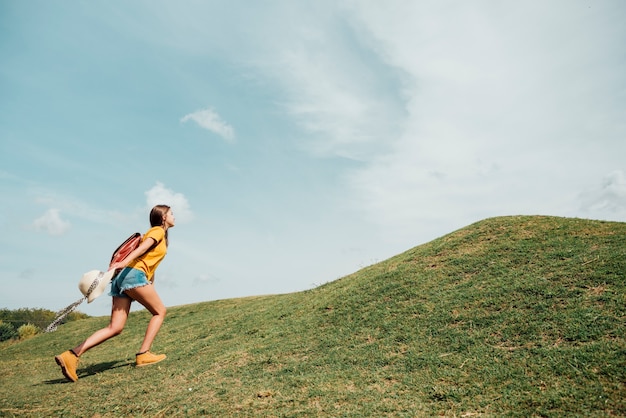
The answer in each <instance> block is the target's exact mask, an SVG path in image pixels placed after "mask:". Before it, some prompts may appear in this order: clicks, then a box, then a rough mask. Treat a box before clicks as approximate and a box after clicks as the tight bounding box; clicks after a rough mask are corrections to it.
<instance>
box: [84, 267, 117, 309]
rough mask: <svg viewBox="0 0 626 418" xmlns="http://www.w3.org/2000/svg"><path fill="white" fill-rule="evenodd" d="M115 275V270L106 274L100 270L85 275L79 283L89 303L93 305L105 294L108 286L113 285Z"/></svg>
mask: <svg viewBox="0 0 626 418" xmlns="http://www.w3.org/2000/svg"><path fill="white" fill-rule="evenodd" d="M114 274H115V270H109V271H107V272H106V273H105V272H102V271H99V270H91V271H88V272H87V273H85V274H83V277H81V279H80V282H78V289H79V290H80V292H81V293H82V294H83V295H85V297H86V298H87V303H91V302H92V301H93V300H94V299H95V298H97V297H98V296H100V295H101V294H102V293H103V292H104V289H106V287H107V285H108V284H109V283H111V279H112V278H113V275H114Z"/></svg>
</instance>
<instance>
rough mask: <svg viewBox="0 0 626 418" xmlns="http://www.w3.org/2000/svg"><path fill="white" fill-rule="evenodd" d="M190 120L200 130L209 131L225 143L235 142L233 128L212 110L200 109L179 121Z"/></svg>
mask: <svg viewBox="0 0 626 418" xmlns="http://www.w3.org/2000/svg"><path fill="white" fill-rule="evenodd" d="M190 120H192V121H194V122H196V123H197V124H198V126H200V127H201V128H203V129H206V130H208V131H211V132H213V133H215V134H217V135H219V136H221V137H222V138H224V139H225V140H227V141H234V140H235V130H234V129H233V127H232V126H230V125H229V124H228V123H226V122H224V121H223V120H222V118H221V117H220V115H218V114H217V113H216V112H215V111H214V110H213V109H200V110H197V111H195V112H193V113H190V114H188V115H185V116H183V117H182V118H181V119H180V121H181V122H182V123H185V122H187V121H190Z"/></svg>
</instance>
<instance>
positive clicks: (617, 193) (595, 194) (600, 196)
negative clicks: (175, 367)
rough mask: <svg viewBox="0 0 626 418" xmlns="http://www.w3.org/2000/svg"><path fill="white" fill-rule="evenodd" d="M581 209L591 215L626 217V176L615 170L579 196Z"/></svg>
mask: <svg viewBox="0 0 626 418" xmlns="http://www.w3.org/2000/svg"><path fill="white" fill-rule="evenodd" d="M581 200H582V208H583V210H585V211H588V212H592V213H594V212H595V213H597V212H601V213H606V214H607V215H608V216H609V217H614V216H615V215H620V214H621V215H622V217H624V216H626V176H625V175H624V172H623V171H622V170H615V171H613V172H611V173H609V174H608V175H607V176H605V177H604V179H603V181H602V184H601V185H600V186H599V187H597V188H595V189H593V190H587V191H585V192H583V193H582V194H581Z"/></svg>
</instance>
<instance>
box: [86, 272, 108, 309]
mask: <svg viewBox="0 0 626 418" xmlns="http://www.w3.org/2000/svg"><path fill="white" fill-rule="evenodd" d="M114 274H115V270H109V271H107V272H105V273H102V276H100V275H98V277H99V279H98V278H96V279H95V280H100V281H99V282H98V285H97V286H96V287H95V288H94V289H93V290H92V291H91V293H90V294H89V295H88V296H87V303H91V302H93V301H94V300H95V299H96V298H97V297H98V296H100V295H101V294H102V293H104V290H105V289H106V287H107V285H108V284H109V283H111V279H112V278H113V275H114Z"/></svg>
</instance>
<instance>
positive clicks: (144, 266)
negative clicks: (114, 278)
mask: <svg viewBox="0 0 626 418" xmlns="http://www.w3.org/2000/svg"><path fill="white" fill-rule="evenodd" d="M147 238H152V239H154V240H155V241H156V242H157V243H158V244H157V245H156V246H155V247H152V248H151V249H149V250H148V251H147V252H146V253H145V254H144V255H142V256H141V257H139V258H137V259H135V260H133V261H131V263H130V264H129V265H128V266H127V267H132V268H134V269H137V270H141V271H143V272H144V273H146V278H147V279H148V280H149V281H152V280H153V278H154V272H155V271H156V268H157V267H158V266H159V263H160V262H161V261H162V260H163V258H164V257H165V254H166V253H167V243H166V242H165V230H164V229H163V228H161V227H160V226H154V227H152V228H150V229H149V230H148V232H146V233H145V235H144V236H143V238H142V239H141V242H144V241H145V240H146V239H147Z"/></svg>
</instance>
